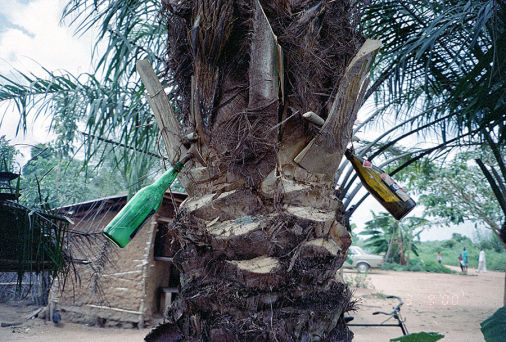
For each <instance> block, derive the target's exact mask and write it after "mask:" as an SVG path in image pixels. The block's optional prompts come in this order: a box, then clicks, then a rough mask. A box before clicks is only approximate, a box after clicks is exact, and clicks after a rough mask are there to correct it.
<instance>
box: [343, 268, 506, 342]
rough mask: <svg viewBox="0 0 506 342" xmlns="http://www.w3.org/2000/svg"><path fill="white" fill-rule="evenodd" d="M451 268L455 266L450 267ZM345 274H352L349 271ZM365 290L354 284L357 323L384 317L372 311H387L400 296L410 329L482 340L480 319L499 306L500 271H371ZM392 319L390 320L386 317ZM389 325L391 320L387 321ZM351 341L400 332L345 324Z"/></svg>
mask: <svg viewBox="0 0 506 342" xmlns="http://www.w3.org/2000/svg"><path fill="white" fill-rule="evenodd" d="M455 269H456V268H455ZM348 272H349V273H347V272H345V278H347V279H350V278H354V277H356V274H354V273H351V272H352V271H348ZM366 284H367V285H369V286H368V287H369V288H367V289H364V288H355V297H356V298H358V299H359V302H358V309H359V310H358V311H357V312H355V313H353V314H352V315H353V316H354V317H355V319H354V321H355V322H356V323H359V322H362V323H380V322H381V321H382V320H384V319H385V317H386V316H382V315H377V316H373V315H372V313H373V312H374V311H385V312H390V311H391V310H392V307H393V306H394V305H395V304H397V301H396V300H395V299H385V298H384V297H383V296H382V295H396V296H399V297H401V298H402V299H403V301H404V303H405V304H404V305H403V306H402V310H401V314H402V315H403V316H404V317H405V319H406V326H407V328H408V331H409V332H410V333H414V332H419V331H435V332H439V333H441V334H443V335H445V338H444V339H443V340H441V341H458V342H461V341H462V342H464V341H472V342H475V341H484V339H483V335H482V334H481V331H480V323H481V322H482V321H483V320H485V319H486V318H488V317H489V316H490V315H492V314H493V313H494V312H495V311H496V310H497V309H498V308H500V307H502V305H503V295H504V272H487V273H480V274H479V276H478V275H477V273H476V271H475V270H474V269H469V272H468V275H467V276H466V275H459V274H436V273H420V272H394V271H373V272H371V273H370V274H369V276H368V277H367V278H366ZM391 321H392V322H393V323H395V321H393V320H391ZM389 323H390V322H389ZM350 328H352V331H353V332H354V333H355V338H354V341H356V342H366V341H367V342H369V341H388V340H389V339H390V338H394V337H399V336H401V335H402V332H401V330H400V328H397V327H388V328H376V327H374V328H368V327H350Z"/></svg>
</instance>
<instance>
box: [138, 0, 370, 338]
mask: <svg viewBox="0 0 506 342" xmlns="http://www.w3.org/2000/svg"><path fill="white" fill-rule="evenodd" d="M163 4H164V12H163V14H164V16H165V19H166V22H167V25H168V29H169V38H168V56H167V57H168V71H169V73H170V75H171V77H173V78H174V80H175V81H176V84H177V87H176V88H175V89H174V91H175V96H174V98H175V99H176V104H177V107H178V108H179V113H180V115H181V117H180V121H181V122H182V123H183V127H182V133H181V134H188V133H191V132H196V133H198V135H199V139H198V141H197V143H196V144H197V146H198V149H199V151H200V153H201V155H202V157H203V159H204V160H205V162H206V165H199V164H197V163H196V162H193V163H190V165H188V166H189V167H188V166H187V167H186V168H185V177H184V179H185V180H187V181H185V182H186V183H185V184H184V185H185V187H186V189H187V191H188V193H189V198H188V199H187V200H186V201H185V202H184V203H183V204H182V205H181V208H180V211H179V213H178V217H177V219H176V221H175V223H174V224H173V225H171V226H170V227H169V228H168V229H169V231H170V234H171V236H174V237H175V242H176V243H177V245H178V246H179V249H178V250H177V252H175V253H174V255H173V260H174V264H175V266H176V267H178V268H179V270H180V271H181V288H180V294H179V297H178V299H177V300H176V301H175V302H174V304H173V305H172V306H171V308H170V310H169V312H168V313H167V318H168V320H169V322H168V323H167V324H165V325H162V326H160V327H159V328H157V329H155V330H154V331H153V332H152V333H151V334H150V335H149V336H148V337H147V340H148V341H159V340H160V341H161V340H164V338H165V340H167V341H349V340H351V338H352V333H351V332H349V330H348V329H347V327H346V325H345V324H344V322H343V319H342V316H343V313H344V312H346V311H347V310H350V308H351V307H352V303H351V293H350V291H349V289H348V287H347V286H346V285H345V284H344V283H343V282H342V279H340V278H339V276H338V275H337V271H338V270H339V269H340V268H341V266H342V264H343V262H344V261H345V258H346V253H347V249H348V247H349V245H350V243H351V240H350V236H349V234H348V232H347V231H346V229H345V228H344V227H343V210H342V203H341V202H340V201H339V200H338V199H337V198H336V197H335V196H334V191H333V184H332V180H331V179H329V177H328V174H330V173H332V172H334V171H335V170H325V172H319V171H315V170H316V169H313V168H311V167H304V166H303V165H300V164H297V163H296V162H295V161H294V159H295V158H296V156H297V155H298V154H300V153H301V151H302V150H303V149H304V148H305V147H306V146H307V145H308V144H309V143H310V142H311V141H312V139H314V138H315V137H317V136H318V134H319V132H320V128H321V127H320V126H319V125H316V124H314V123H312V122H310V121H307V120H305V119H304V118H303V116H302V115H303V114H304V113H307V112H313V113H315V115H317V116H319V117H320V118H322V119H323V120H326V121H327V120H329V117H330V116H331V111H332V110H335V108H334V109H332V104H333V103H334V102H335V98H336V94H338V93H339V90H338V89H339V85H340V82H341V80H342V79H343V77H351V78H352V79H354V78H356V77H358V79H359V80H360V87H362V85H363V82H364V80H363V79H365V78H366V76H364V74H362V73H360V74H359V75H358V76H357V75H356V74H351V75H348V76H345V74H346V70H347V67H348V65H349V64H350V62H351V60H352V58H353V57H354V56H355V54H356V53H357V51H358V50H359V48H360V46H361V45H362V43H363V41H364V39H363V38H362V37H361V36H360V34H359V33H358V32H357V30H356V26H357V25H356V24H355V23H354V18H355V15H356V13H355V11H356V7H355V2H354V1H351V0H344V1H309V0H292V1H288V0H277V1H266V0H265V1H264V0H262V1H258V0H241V1H232V0H217V1H211V0H202V1H196V0H194V1H176V0H165V1H163ZM362 71H363V70H360V72H362ZM353 72H355V71H353ZM366 72H367V70H366ZM360 89H361V88H360ZM350 97H354V99H355V101H357V102H358V100H357V99H358V98H359V95H353V96H350ZM358 105H359V104H356V103H347V108H348V107H349V108H351V109H350V110H347V111H341V114H340V115H341V116H342V119H343V121H345V122H344V123H343V124H342V125H341V126H339V125H336V126H335V127H334V130H336V131H338V132H337V133H336V135H335V136H334V137H333V136H331V135H329V137H330V139H338V140H339V141H337V143H338V144H339V146H341V145H346V143H347V142H346V141H343V140H345V139H347V137H348V135H349V134H348V133H346V132H344V131H345V130H349V128H350V122H352V121H353V120H354V110H355V109H356V106H358ZM341 152H342V151H338V152H337V153H338V154H339V153H341ZM332 158H334V159H333V160H334V162H333V163H332V166H331V167H333V165H334V164H335V161H336V160H337V161H338V160H339V159H340V158H341V156H340V155H337V156H332Z"/></svg>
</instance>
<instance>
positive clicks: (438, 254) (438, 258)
mask: <svg viewBox="0 0 506 342" xmlns="http://www.w3.org/2000/svg"><path fill="white" fill-rule="evenodd" d="M442 260H443V257H442V256H441V252H437V262H439V263H441V261H442Z"/></svg>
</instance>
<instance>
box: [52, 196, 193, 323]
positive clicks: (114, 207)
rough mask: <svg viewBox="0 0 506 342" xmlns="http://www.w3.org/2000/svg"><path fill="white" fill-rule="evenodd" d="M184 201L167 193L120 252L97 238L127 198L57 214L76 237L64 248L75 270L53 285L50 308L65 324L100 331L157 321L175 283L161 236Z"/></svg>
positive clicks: (168, 241)
mask: <svg viewBox="0 0 506 342" xmlns="http://www.w3.org/2000/svg"><path fill="white" fill-rule="evenodd" d="M185 198H186V195H185V194H182V193H174V192H172V193H167V194H166V195H165V196H164V199H163V203H162V205H161V206H160V209H159V210H158V212H157V213H156V214H155V215H153V216H152V217H151V219H150V220H149V221H148V222H146V223H145V225H144V226H143V228H142V229H141V230H140V231H139V233H138V234H137V235H136V236H135V239H133V240H132V241H131V242H130V244H129V245H128V246H126V247H125V248H123V249H119V248H117V247H115V246H113V245H112V244H111V243H110V242H108V241H106V240H105V239H103V238H101V237H100V235H99V234H100V231H101V230H102V228H103V227H104V226H105V225H106V224H107V223H108V222H109V221H110V220H111V219H112V218H113V217H114V215H115V214H116V213H117V212H118V211H119V210H120V209H121V208H122V207H123V206H124V205H125V204H126V201H127V196H126V195H121V196H113V197H107V198H101V199H97V200H93V201H89V202H85V203H79V204H74V205H71V206H66V207H63V208H60V213H61V214H64V215H65V216H66V217H69V218H70V219H71V220H72V221H73V224H71V226H70V227H69V228H70V229H71V230H73V231H74V232H75V233H76V234H73V236H76V238H74V240H73V241H69V244H68V246H67V247H68V248H69V251H70V254H71V255H72V258H73V264H72V266H71V267H73V268H74V269H73V270H70V272H68V275H67V277H66V279H60V280H59V281H58V280H56V281H55V282H54V284H53V290H52V291H51V295H50V305H51V306H55V307H56V308H57V310H58V311H59V312H60V313H61V315H62V316H63V318H64V319H65V320H66V321H73V322H80V323H88V324H97V325H100V326H126V327H129V326H130V327H142V326H144V325H145V324H148V325H149V324H152V323H153V322H154V321H156V319H157V318H160V317H161V316H162V314H163V313H164V311H165V310H166V307H167V306H168V305H170V303H171V301H172V299H173V297H174V296H175V295H176V293H177V291H178V283H179V274H178V272H177V270H176V269H175V268H174V267H173V266H171V263H170V260H171V259H170V258H168V257H167V255H170V254H171V252H170V249H171V238H170V236H169V235H168V234H166V233H162V231H164V232H166V231H167V229H166V228H165V229H163V228H164V226H166V225H167V224H169V223H170V222H171V221H172V219H173V218H174V216H175V212H176V210H175V209H176V207H177V206H179V204H180V203H181V202H182V201H183V200H184V199H185ZM79 234H80V235H79ZM76 239H77V240H76ZM90 250H91V251H93V252H94V253H92V256H91V257H90V252H89V251H90ZM51 312H52V310H51Z"/></svg>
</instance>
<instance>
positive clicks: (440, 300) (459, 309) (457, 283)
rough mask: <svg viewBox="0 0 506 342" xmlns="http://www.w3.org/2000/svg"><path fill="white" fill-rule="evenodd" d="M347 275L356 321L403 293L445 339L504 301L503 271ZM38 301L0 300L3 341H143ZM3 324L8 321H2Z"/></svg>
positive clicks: (418, 322)
mask: <svg viewBox="0 0 506 342" xmlns="http://www.w3.org/2000/svg"><path fill="white" fill-rule="evenodd" d="M344 276H345V278H346V279H347V280H349V281H353V282H354V283H355V284H356V283H357V282H358V283H359V285H360V286H364V285H365V286H367V288H363V287H353V290H354V294H355V298H356V299H357V300H358V303H357V307H358V311H357V312H355V313H352V314H353V315H354V317H355V319H354V322H356V323H359V322H362V323H373V322H381V317H380V316H373V315H372V312H374V311H387V312H388V311H391V308H392V307H393V306H394V305H395V304H396V302H395V300H393V299H386V298H385V296H386V295H396V296H399V297H401V298H402V299H403V300H404V302H405V305H404V306H403V307H402V310H401V313H402V314H403V315H404V317H405V318H406V325H407V327H408V330H409V332H418V331H436V332H439V333H442V334H444V335H445V338H444V339H443V340H442V341H458V342H461V341H472V342H475V341H483V335H482V334H481V331H480V322H482V321H483V320H484V319H486V318H487V317H489V316H490V315H491V314H492V313H494V311H495V310H497V309H498V308H500V307H501V306H502V301H503V293H504V292H503V291H504V273H503V272H487V273H483V274H480V275H479V276H477V275H476V272H475V270H473V269H470V270H469V274H468V275H467V276H465V275H458V274H435V273H418V272H393V271H379V270H374V271H372V272H370V273H369V275H367V276H366V277H364V276H362V275H358V276H357V273H355V272H354V271H351V270H347V271H345V274H344ZM34 309H36V308H35V307H27V306H12V305H11V306H8V305H5V304H0V322H1V323H9V322H10V323H21V324H20V325H16V326H8V327H1V328H0V341H6V342H7V341H40V342H59V341H72V342H87V341H92V342H105V341H120V342H130V341H132V342H133V341H143V339H144V336H146V334H147V333H148V332H149V330H150V329H149V328H147V329H118V328H99V327H91V326H86V325H79V324H73V323H68V322H65V317H62V319H63V321H62V322H63V324H62V323H60V326H54V325H53V323H50V322H45V321H43V320H41V319H32V320H23V319H22V318H23V317H24V316H26V315H28V313H30V312H31V311H33V310H34ZM3 325H5V324H3ZM352 331H353V332H354V333H355V338H354V341H356V342H369V341H389V339H390V338H393V337H398V336H400V335H401V331H400V329H399V328H394V327H389V328H364V327H352Z"/></svg>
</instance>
